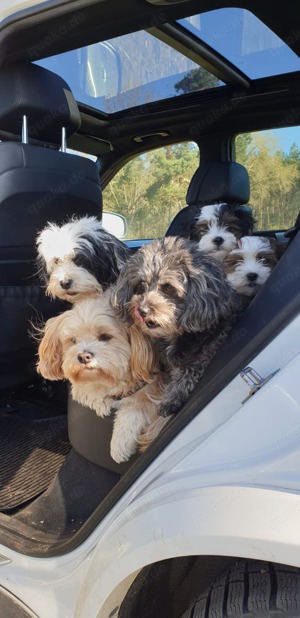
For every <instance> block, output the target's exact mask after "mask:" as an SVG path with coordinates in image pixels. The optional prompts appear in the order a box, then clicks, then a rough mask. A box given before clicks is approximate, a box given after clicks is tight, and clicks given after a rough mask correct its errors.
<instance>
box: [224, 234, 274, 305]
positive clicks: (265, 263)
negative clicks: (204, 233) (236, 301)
mask: <svg viewBox="0 0 300 618" xmlns="http://www.w3.org/2000/svg"><path fill="white" fill-rule="evenodd" d="M277 261H278V256H277V250H276V241H273V240H272V239H269V238H266V237H264V236H244V237H243V238H241V239H240V240H239V241H238V246H237V248H236V249H233V250H232V251H231V252H230V253H228V254H227V255H226V257H225V260H224V263H223V265H224V270H225V273H226V278H227V281H228V282H229V283H230V285H231V286H232V287H233V288H234V289H235V290H236V291H237V292H239V294H243V295H244V296H248V297H252V296H255V294H256V293H257V292H258V290H259V289H260V288H261V286H262V285H263V284H264V283H265V281H266V280H267V278H268V277H269V275H270V274H271V272H272V270H273V268H274V266H276V264H277Z"/></svg>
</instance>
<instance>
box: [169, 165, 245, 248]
mask: <svg viewBox="0 0 300 618" xmlns="http://www.w3.org/2000/svg"><path fill="white" fill-rule="evenodd" d="M249 198H250V182H249V176H248V172H247V170H246V169H245V167H244V166H243V165H241V164H240V163H235V162H234V161H217V162H214V163H207V164H205V165H200V167H199V168H198V169H197V170H196V172H195V173H194V176H193V178H192V180H191V182H190V185H189V188H188V191H187V196H186V202H187V204H188V205H187V206H186V207H185V208H183V209H182V210H180V212H178V213H177V214H176V215H175V217H174V219H173V221H172V222H171V224H170V225H169V228H168V230H167V232H166V236H184V237H186V238H187V237H188V236H189V230H190V226H191V224H192V223H193V222H194V219H195V217H196V216H197V215H198V214H199V212H200V209H201V207H202V206H206V205H209V204H217V203H222V202H226V203H227V204H232V205H233V206H236V205H239V206H240V205H244V204H247V202H249ZM245 208H247V206H245Z"/></svg>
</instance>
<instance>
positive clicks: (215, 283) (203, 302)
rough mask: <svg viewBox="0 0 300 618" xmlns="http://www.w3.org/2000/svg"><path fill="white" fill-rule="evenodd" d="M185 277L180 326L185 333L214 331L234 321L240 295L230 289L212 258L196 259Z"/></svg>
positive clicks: (220, 268)
mask: <svg viewBox="0 0 300 618" xmlns="http://www.w3.org/2000/svg"><path fill="white" fill-rule="evenodd" d="M194 266H195V268H194V269H193V270H192V271H191V273H190V274H189V276H188V284H187V293H186V296H185V303H184V308H183V312H182V314H181V316H180V317H179V325H180V326H181V327H182V328H183V330H185V331H186V332H192V333H193V332H194V333H195V332H203V331H205V330H207V329H211V328H215V327H216V326H217V325H218V324H219V323H220V322H221V321H222V320H223V319H225V320H227V319H230V318H231V317H233V316H234V315H235V314H236V312H237V311H238V310H239V308H240V298H239V295H238V294H237V293H236V292H235V291H234V290H233V289H232V288H231V286H230V285H229V283H227V280H226V278H225V274H224V272H223V269H222V267H221V266H220V265H219V264H218V263H217V261H216V260H214V258H209V257H207V256H205V257H204V256H202V255H201V253H200V252H198V256H196V258H195V259H194Z"/></svg>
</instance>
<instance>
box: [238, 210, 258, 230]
mask: <svg viewBox="0 0 300 618" xmlns="http://www.w3.org/2000/svg"><path fill="white" fill-rule="evenodd" d="M234 214H235V216H236V217H237V218H238V219H239V222H240V225H241V228H242V232H243V234H242V235H243V236H251V234H252V233H253V229H254V225H255V223H256V221H255V219H254V217H253V213H252V210H251V208H249V206H236V208H235V209H234Z"/></svg>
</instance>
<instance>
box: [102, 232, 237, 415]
mask: <svg viewBox="0 0 300 618" xmlns="http://www.w3.org/2000/svg"><path fill="white" fill-rule="evenodd" d="M112 304H113V307H114V308H115V309H116V311H117V312H118V315H119V316H120V318H121V319H123V320H125V321H126V322H127V324H128V325H130V324H134V325H136V326H137V327H138V328H139V329H140V330H141V331H142V332H143V333H144V334H145V335H148V336H149V337H150V338H152V339H153V340H154V341H156V342H157V344H158V346H159V348H160V360H161V362H162V365H163V367H164V369H165V370H166V372H167V374H168V377H167V380H166V382H165V385H164V392H163V395H162V401H161V402H159V404H158V414H159V415H161V416H165V417H167V416H169V415H171V414H173V413H175V412H178V410H179V409H180V407H181V406H182V404H183V403H184V402H185V401H186V399H187V397H188V395H189V394H190V393H191V391H192V390H193V388H194V386H195V385H196V384H197V382H198V381H199V379H200V378H201V377H202V375H203V373H204V371H205V369H206V367H207V366H208V364H209V363H210V361H211V360H212V358H213V357H214V356H215V354H216V352H217V350H218V349H219V348H220V346H221V345H222V343H223V342H224V340H225V338H226V336H227V334H228V333H229V331H230V329H231V327H232V324H233V322H234V321H235V319H236V317H237V315H238V314H239V312H240V311H241V307H242V302H241V297H240V295H239V294H237V293H236V292H235V291H234V290H233V289H232V287H231V286H230V285H229V283H228V282H227V281H226V279H225V275H224V271H223V269H222V268H221V266H220V265H219V263H218V262H217V261H216V260H215V259H214V258H212V257H209V256H207V255H206V254H204V253H202V252H200V251H199V250H198V247H197V245H196V244H195V243H194V242H191V241H189V240H186V239H184V238H177V237H168V238H164V239H162V240H158V241H154V242H153V243H150V244H147V245H144V246H143V247H142V248H141V249H140V250H139V251H137V253H135V254H134V255H133V256H132V257H131V258H130V259H129V260H128V262H127V263H126V264H125V266H124V267H123V269H122V271H121V273H120V275H119V277H118V280H117V282H116V283H115V284H114V286H113V287H112Z"/></svg>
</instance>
